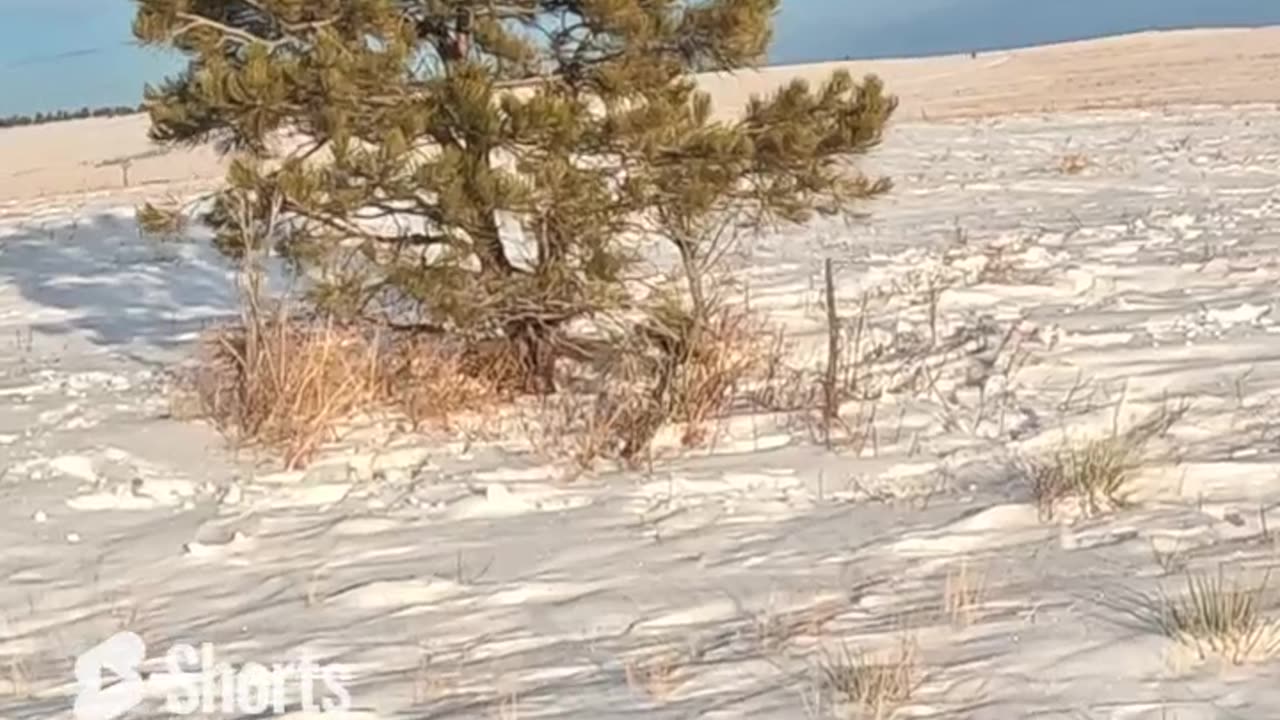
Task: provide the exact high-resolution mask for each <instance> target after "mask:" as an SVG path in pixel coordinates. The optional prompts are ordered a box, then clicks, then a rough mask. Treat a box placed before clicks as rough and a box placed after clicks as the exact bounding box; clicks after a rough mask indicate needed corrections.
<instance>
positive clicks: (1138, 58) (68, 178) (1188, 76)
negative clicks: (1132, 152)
mask: <svg viewBox="0 0 1280 720" xmlns="http://www.w3.org/2000/svg"><path fill="white" fill-rule="evenodd" d="M1277 48H1280V27H1270V28H1261V29H1252V30H1239V29H1231V30H1189V31H1178V32H1160V33H1141V34H1136V35H1128V36H1124V37H1117V38H1108V39H1103V40H1091V41H1086V42H1077V43H1066V44H1061V45H1051V46H1044V47H1035V48H1028V49H1022V50H1012V51H1002V52H991V53H983V54H980V55H978V57H977V58H971V57H969V56H968V55H951V56H945V57H933V58H917V59H902V60H877V61H868V62H848V63H843V62H842V63H822V64H815V65H792V66H781V67H771V68H766V69H764V70H761V71H759V72H744V73H740V74H737V75H733V76H724V75H707V76H705V77H704V78H703V84H704V85H705V87H706V89H707V90H708V91H710V92H711V94H712V96H713V97H714V99H715V104H716V107H717V108H720V109H721V110H722V111H730V110H732V109H733V108H735V107H740V106H741V105H742V104H743V103H744V102H745V101H746V99H747V98H748V97H750V96H751V95H753V94H759V93H765V92H768V91H769V90H771V89H772V88H774V87H777V86H778V85H779V84H780V83H782V82H785V81H786V80H788V79H790V78H792V77H797V76H799V77H804V78H807V79H809V80H811V81H814V82H817V81H820V80H821V79H822V78H823V77H825V76H826V75H827V74H828V73H830V71H831V70H833V69H836V68H841V67H844V68H848V69H849V70H851V71H852V72H854V73H855V74H857V75H862V74H865V73H876V74H878V75H880V76H881V77H883V78H884V79H885V81H886V83H887V84H888V86H889V88H890V89H891V90H892V91H893V92H894V93H896V94H897V95H899V96H900V97H901V99H902V109H901V110H900V114H899V121H915V120H922V119H927V120H939V119H947V118H958V117H973V116H977V115H993V114H1018V113H1034V112H1050V111H1067V110H1080V109H1086V108H1104V107H1106V108H1115V107H1152V106H1155V107H1159V106H1167V105H1201V104H1204V105H1221V104H1236V103H1273V102H1280V75H1277V73H1276V67H1277V61H1278V60H1280V50H1277ZM146 126H147V119H146V118H145V117H144V116H141V115H136V116H127V117H117V118H108V119H90V120H77V121H71V122H65V123H58V124H54V125H42V126H36V127H26V128H14V129H9V130H3V131H0V203H4V202H6V201H8V202H13V201H22V200H29V199H32V198H36V197H48V196H50V195H63V194H72V193H80V192H88V191H98V190H118V189H120V188H121V187H122V186H123V183H124V174H123V168H122V166H121V163H122V162H123V161H125V160H130V161H131V162H130V164H129V168H128V174H129V182H130V185H131V186H133V187H137V186H139V185H156V184H164V185H168V186H170V189H174V188H175V184H176V185H177V186H181V185H185V184H188V183H197V184H198V183H201V182H204V181H208V180H210V179H214V178H216V177H218V175H219V174H220V167H221V165H220V160H219V158H218V156H217V154H216V153H214V152H213V151H212V149H210V148H198V149H194V150H183V151H172V152H163V153H160V152H158V151H157V150H156V148H154V147H153V146H151V145H150V144H149V143H148V141H147V139H146ZM0 212H3V209H0Z"/></svg>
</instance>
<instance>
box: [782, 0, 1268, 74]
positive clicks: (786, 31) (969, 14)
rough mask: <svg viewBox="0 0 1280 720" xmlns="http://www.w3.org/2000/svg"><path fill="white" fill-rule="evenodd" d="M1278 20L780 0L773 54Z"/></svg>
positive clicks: (985, 43)
mask: <svg viewBox="0 0 1280 720" xmlns="http://www.w3.org/2000/svg"><path fill="white" fill-rule="evenodd" d="M1274 24H1280V0H1071V1H1070V2H1059V1H1057V0H1054V1H1052V2H1050V1H1048V0H1034V1H1033V0H898V2H897V3H896V4H895V5H894V6H892V7H891V8H889V6H881V7H869V6H868V4H867V3H853V2H847V0H783V10H782V12H781V14H780V16H779V18H778V27H777V33H776V36H775V42H774V52H773V56H772V60H773V61H774V62H780V63H792V62H807V61H815V60H829V59H834V58H844V57H853V58H884V57H916V56H925V55H943V54H951V53H963V52H970V51H974V50H978V51H982V50H993V49H1004V48H1013V47H1026V46H1029V45H1042V44H1046V43H1054V42H1065V41H1068V40H1081V39H1086V38H1094V37H1103V36H1107V35H1119V34H1124V33H1131V32H1137V31H1142V30H1169V29H1180V28H1196V27H1255V26H1262V25H1274Z"/></svg>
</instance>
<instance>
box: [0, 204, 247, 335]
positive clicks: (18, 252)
mask: <svg viewBox="0 0 1280 720" xmlns="http://www.w3.org/2000/svg"><path fill="white" fill-rule="evenodd" d="M0 285H10V286H12V287H14V288H16V289H17V291H18V293H19V296H20V298H21V299H20V300H19V305H18V307H17V308H16V310H17V311H18V313H20V314H18V313H15V314H13V315H11V316H10V318H9V322H10V323H17V324H22V325H25V326H27V327H29V328H30V329H31V330H32V331H33V332H37V333H44V334H50V335H55V336H81V337H84V338H86V339H87V340H89V341H90V342H91V343H93V344H95V345H100V346H134V347H135V348H137V347H138V346H143V347H147V348H153V349H162V348H172V347H174V346H177V345H180V344H184V343H186V342H188V341H189V340H190V338H191V333H193V332H196V331H199V330H200V329H201V328H202V327H203V326H205V325H207V324H208V323H209V322H210V321H211V320H215V319H217V318H220V317H226V316H227V315H228V314H230V313H231V312H233V310H234V308H235V306H236V303H235V285H234V274H233V271H232V269H231V267H230V265H229V264H228V263H227V262H226V260H224V259H223V258H221V257H220V256H219V255H218V254H217V253H216V251H215V250H214V249H213V248H212V247H211V246H210V245H209V244H208V243H207V242H205V241H204V240H203V239H183V240H179V241H176V242H172V243H165V242H160V241H156V240H151V239H148V238H145V237H142V236H141V235H140V233H139V231H138V227H137V224H136V222H135V221H134V218H133V216H132V213H131V212H130V213H128V214H125V213H114V214H113V213H98V214H95V215H92V216H90V217H86V218H70V217H64V218H58V219H56V220H50V221H46V222H43V223H41V222H39V221H38V220H33V221H28V222H26V223H24V224H22V225H19V226H17V227H16V228H13V229H10V230H9V231H8V232H7V233H6V232H5V231H3V230H0ZM139 349H141V348H139Z"/></svg>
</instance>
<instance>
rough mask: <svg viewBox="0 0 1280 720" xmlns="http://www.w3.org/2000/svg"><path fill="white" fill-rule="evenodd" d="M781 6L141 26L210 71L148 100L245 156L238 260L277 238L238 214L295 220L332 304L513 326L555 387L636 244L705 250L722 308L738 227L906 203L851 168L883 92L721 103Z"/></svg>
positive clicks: (158, 116) (646, 2) (721, 2)
mask: <svg viewBox="0 0 1280 720" xmlns="http://www.w3.org/2000/svg"><path fill="white" fill-rule="evenodd" d="M779 2H780V0H701V2H693V3H690V2H687V1H686V0H138V10H137V15H136V18H135V23H134V33H135V35H136V36H137V37H138V39H140V40H141V41H143V42H144V43H148V44H153V45H161V46H168V47H172V48H176V49H178V50H180V51H182V52H183V53H184V54H185V55H186V56H187V58H188V60H189V64H188V67H187V69H186V71H185V72H183V73H181V74H180V75H178V76H177V77H174V78H170V79H168V80H166V81H165V82H164V83H162V84H160V85H159V86H157V87H149V88H147V91H146V106H147V110H148V111H149V112H150V116H151V120H152V128H151V134H152V137H153V139H155V140H157V141H160V142H162V143H203V142H209V141H213V142H216V143H218V144H219V146H220V147H221V148H222V149H224V150H225V151H227V152H232V153H235V155H236V157H235V159H234V161H233V163H232V165H231V168H230V170H229V174H228V182H227V188H226V190H225V191H224V192H223V193H222V194H221V195H220V196H219V200H218V201H217V202H216V203H215V205H214V209H213V211H212V212H211V213H210V216H209V220H210V221H211V222H212V223H213V224H214V225H215V227H216V228H217V230H218V231H219V243H220V247H221V249H223V250H224V251H225V252H227V253H230V254H232V255H237V254H241V253H243V252H244V251H245V250H247V249H248V248H246V247H245V243H246V242H255V241H254V240H246V237H248V236H247V235H246V233H245V232H244V230H245V228H244V227H243V225H244V223H245V219H244V218H245V214H244V213H243V212H232V205H235V204H236V203H239V204H238V205H237V207H247V208H250V210H251V212H250V214H254V213H256V214H258V215H260V216H265V215H266V214H268V213H271V212H276V211H278V212H281V213H282V214H283V215H284V216H285V217H287V218H288V220H287V223H286V224H285V228H286V229H285V231H284V232H283V233H281V234H280V236H279V237H275V238H270V240H271V242H273V243H274V244H275V246H276V247H277V249H278V250H279V252H280V253H281V254H282V255H283V256H284V257H285V258H287V259H288V260H289V261H291V262H292V263H294V264H295V265H296V267H297V268H299V269H301V270H306V271H308V273H309V275H310V276H311V277H313V278H316V279H317V282H316V283H315V289H314V292H313V293H312V299H313V300H314V301H315V302H316V303H317V305H318V306H319V307H321V308H323V309H325V310H326V311H329V312H335V313H340V314H345V315H351V316H360V315H363V316H367V315H373V314H380V315H383V316H386V315H388V314H389V313H394V314H396V316H397V317H398V318H400V319H401V320H403V317H404V314H405V312H406V311H407V310H408V311H411V312H412V313H414V316H415V321H417V322H421V323H429V324H431V325H433V326H439V327H444V328H446V329H449V330H454V331H459V332H467V333H485V332H488V333H501V334H504V335H505V336H507V337H509V338H513V339H518V340H520V342H521V343H523V344H524V345H525V346H526V348H527V349H528V352H529V357H530V358H531V359H532V360H533V361H534V363H535V365H537V366H538V367H537V368H536V371H535V375H539V376H544V377H545V376H547V375H548V374H549V368H548V367H546V365H547V364H548V363H549V362H552V360H545V361H544V360H540V359H539V358H543V357H544V355H545V354H544V353H542V352H539V351H538V347H539V344H540V343H542V342H543V340H544V339H545V338H546V337H547V334H548V333H549V332H551V330H552V329H553V328H555V327H557V326H559V325H561V324H563V323H565V322H567V321H569V320H571V319H574V318H578V317H583V316H589V315H591V314H593V313H595V312H598V311H599V310H600V309H601V308H605V307H609V306H611V305H613V304H616V303H620V302H622V301H623V300H624V298H623V296H622V292H621V283H620V280H621V278H622V273H623V271H624V270H625V269H626V268H627V266H628V263H629V262H630V260H631V259H632V251H631V250H630V249H629V248H631V247H632V246H633V245H634V243H633V242H632V241H631V240H629V239H628V238H634V236H635V234H636V233H657V234H659V235H660V236H662V237H664V238H665V239H666V240H667V241H669V242H670V243H671V244H672V245H673V246H674V247H675V249H676V250H678V251H679V254H680V256H681V259H682V260H683V261H684V263H685V267H686V270H687V275H688V278H689V281H690V286H689V290H690V291H691V293H692V294H693V296H694V304H695V306H697V305H699V304H700V303H701V302H702V300H701V298H700V295H701V286H700V277H699V273H700V270H698V267H699V265H698V262H699V259H700V253H702V252H703V251H704V248H703V247H702V243H704V240H705V236H706V234H707V233H708V232H709V228H711V227H713V226H714V225H715V224H716V223H720V222H723V221H724V218H725V217H728V216H737V215H740V214H741V213H744V212H745V213H752V218H753V220H754V221H755V222H768V221H771V220H777V219H783V220H790V221H801V220H804V219H805V218H807V217H808V216H809V215H810V214H811V213H812V212H813V211H815V210H824V211H838V210H842V209H847V208H849V207H850V204H851V203H852V202H853V201H856V200H858V199H861V198H865V197H868V196H870V195H874V194H876V193H879V192H883V191H884V190H886V189H888V183H887V182H885V181H871V180H868V179H865V178H863V177H862V176H860V175H858V174H857V173H855V172H853V171H852V168H851V167H850V166H849V164H848V163H847V162H846V159H847V158H848V157H849V156H851V155H854V154H858V153H862V152H865V151H866V150H868V149H870V148H872V147H873V146H874V145H875V144H876V143H877V142H878V141H879V139H880V137H881V133H882V131H883V129H884V126H885V124H886V122H887V120H888V119H889V117H890V115H891V114H892V112H893V109H894V107H895V101H894V99H893V98H892V97H889V96H887V95H885V94H884V92H883V88H882V86H881V84H880V82H879V81H878V80H877V79H875V78H873V77H872V78H867V79H866V80H865V81H863V82H861V83H856V82H854V81H853V80H852V79H851V77H850V76H849V75H848V74H846V73H835V74H833V76H832V77H831V78H830V79H829V80H828V81H827V82H826V83H825V84H823V85H822V86H821V87H818V88H810V87H808V86H807V85H806V84H805V83H803V82H798V81H797V82H794V83H791V84H790V85H787V86H786V87H784V88H782V89H780V90H779V91H778V92H776V93H775V94H773V95H772V96H770V97H767V98H756V99H753V100H752V102H751V103H750V105H749V107H747V108H746V109H745V112H744V113H743V114H742V115H741V117H739V118H737V119H728V120H726V119H721V118H718V117H716V116H715V115H714V113H713V109H712V107H711V105H710V101H709V98H708V97H707V96H706V95H705V94H703V93H701V92H699V91H698V90H697V86H696V82H695V78H694V76H693V73H695V72H701V71H731V70H735V69H739V68H744V67H750V66H753V65H755V64H757V63H759V62H760V61H761V60H762V59H763V58H764V56H765V52H766V50H767V46H768V42H769V38H770V26H771V17H772V15H773V14H774V13H775V12H776V10H777V8H778V5H779ZM237 194H238V196H239V197H240V199H239V200H233V195H237ZM246 197H248V198H250V199H249V200H247V201H246V200H244V198H246ZM261 219H262V218H261V217H260V218H259V220H261ZM504 223H510V224H511V225H512V226H514V227H518V228H519V229H520V230H521V231H522V233H523V237H524V238H526V240H527V241H528V244H529V245H530V246H532V248H533V250H532V251H530V252H528V253H526V254H527V255H531V257H523V258H522V257H517V256H515V254H514V253H513V248H512V247H511V246H510V243H504V241H503V238H504V230H503V227H504Z"/></svg>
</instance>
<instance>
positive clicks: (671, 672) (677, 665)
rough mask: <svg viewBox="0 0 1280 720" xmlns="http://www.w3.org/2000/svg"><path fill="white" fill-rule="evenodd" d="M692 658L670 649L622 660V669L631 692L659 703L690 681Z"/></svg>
mask: <svg viewBox="0 0 1280 720" xmlns="http://www.w3.org/2000/svg"><path fill="white" fill-rule="evenodd" d="M691 661H692V658H689V657H687V655H686V654H685V653H682V652H680V651H679V650H675V649H670V650H666V651H663V652H658V653H655V654H653V655H651V656H648V657H634V658H630V659H628V660H626V661H624V662H623V665H622V668H623V673H624V674H625V676H626V679H627V687H629V688H631V690H632V692H635V693H637V694H641V695H645V696H647V697H648V698H650V699H652V700H655V701H659V702H660V701H663V700H666V699H667V698H669V697H671V695H673V694H674V693H675V691H676V690H678V689H679V688H680V686H681V685H683V684H685V683H686V682H688V679H689V667H688V666H689V663H690V662H691Z"/></svg>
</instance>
